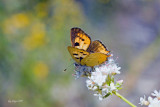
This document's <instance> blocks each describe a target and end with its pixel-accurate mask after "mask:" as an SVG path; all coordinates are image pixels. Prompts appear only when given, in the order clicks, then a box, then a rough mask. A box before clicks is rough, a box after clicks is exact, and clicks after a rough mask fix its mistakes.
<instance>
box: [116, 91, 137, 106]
mask: <svg viewBox="0 0 160 107" xmlns="http://www.w3.org/2000/svg"><path fill="white" fill-rule="evenodd" d="M113 93H114V94H115V95H116V96H118V97H119V98H120V99H122V100H124V101H125V102H126V103H128V104H129V105H130V106H131V107H137V106H135V105H134V104H132V103H131V102H130V101H128V100H127V99H126V98H124V97H123V96H122V95H120V94H119V93H117V92H116V91H113Z"/></svg>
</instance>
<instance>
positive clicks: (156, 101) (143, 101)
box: [139, 90, 160, 107]
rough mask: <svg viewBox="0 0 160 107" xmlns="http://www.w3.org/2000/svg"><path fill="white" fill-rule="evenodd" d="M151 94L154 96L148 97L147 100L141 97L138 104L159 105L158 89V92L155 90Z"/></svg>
mask: <svg viewBox="0 0 160 107" xmlns="http://www.w3.org/2000/svg"><path fill="white" fill-rule="evenodd" d="M151 95H152V96H153V97H154V98H152V97H151V96H149V97H148V100H146V97H145V96H144V97H141V98H140V103H139V104H140V105H141V106H142V105H146V106H148V107H160V90H159V92H158V91H157V90H155V91H154V92H153V93H151Z"/></svg>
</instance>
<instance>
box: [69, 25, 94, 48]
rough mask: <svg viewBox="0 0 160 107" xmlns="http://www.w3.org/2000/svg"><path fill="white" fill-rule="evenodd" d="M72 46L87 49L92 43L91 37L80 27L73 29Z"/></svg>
mask: <svg viewBox="0 0 160 107" xmlns="http://www.w3.org/2000/svg"><path fill="white" fill-rule="evenodd" d="M71 43H72V47H75V48H78V49H83V50H87V49H88V47H89V46H90V44H91V39H90V37H89V36H88V35H87V34H86V33H85V32H84V31H83V30H81V29H80V28H72V29H71Z"/></svg>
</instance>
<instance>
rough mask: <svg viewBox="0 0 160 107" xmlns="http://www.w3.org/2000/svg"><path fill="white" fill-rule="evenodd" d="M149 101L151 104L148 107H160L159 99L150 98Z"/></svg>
mask: <svg viewBox="0 0 160 107" xmlns="http://www.w3.org/2000/svg"><path fill="white" fill-rule="evenodd" d="M148 101H149V102H150V104H149V106H148V107H160V100H158V99H157V98H152V97H148Z"/></svg>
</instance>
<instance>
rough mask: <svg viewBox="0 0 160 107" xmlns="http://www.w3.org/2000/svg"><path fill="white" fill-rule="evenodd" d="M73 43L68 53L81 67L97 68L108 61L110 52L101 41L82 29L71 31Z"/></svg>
mask: <svg viewBox="0 0 160 107" xmlns="http://www.w3.org/2000/svg"><path fill="white" fill-rule="evenodd" d="M71 43H72V46H68V51H69V53H70V54H71V56H72V58H73V59H74V60H75V61H76V62H77V63H78V64H80V65H86V66H91V67H93V66H96V65H100V64H102V63H103V62H105V61H106V60H108V57H110V56H111V55H109V52H110V51H108V50H107V49H106V47H105V46H104V45H103V44H102V42H101V41H99V40H95V41H91V38H90V37H89V36H88V35H87V34H86V33H85V32H84V31H83V30H81V29H80V28H72V29H71Z"/></svg>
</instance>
